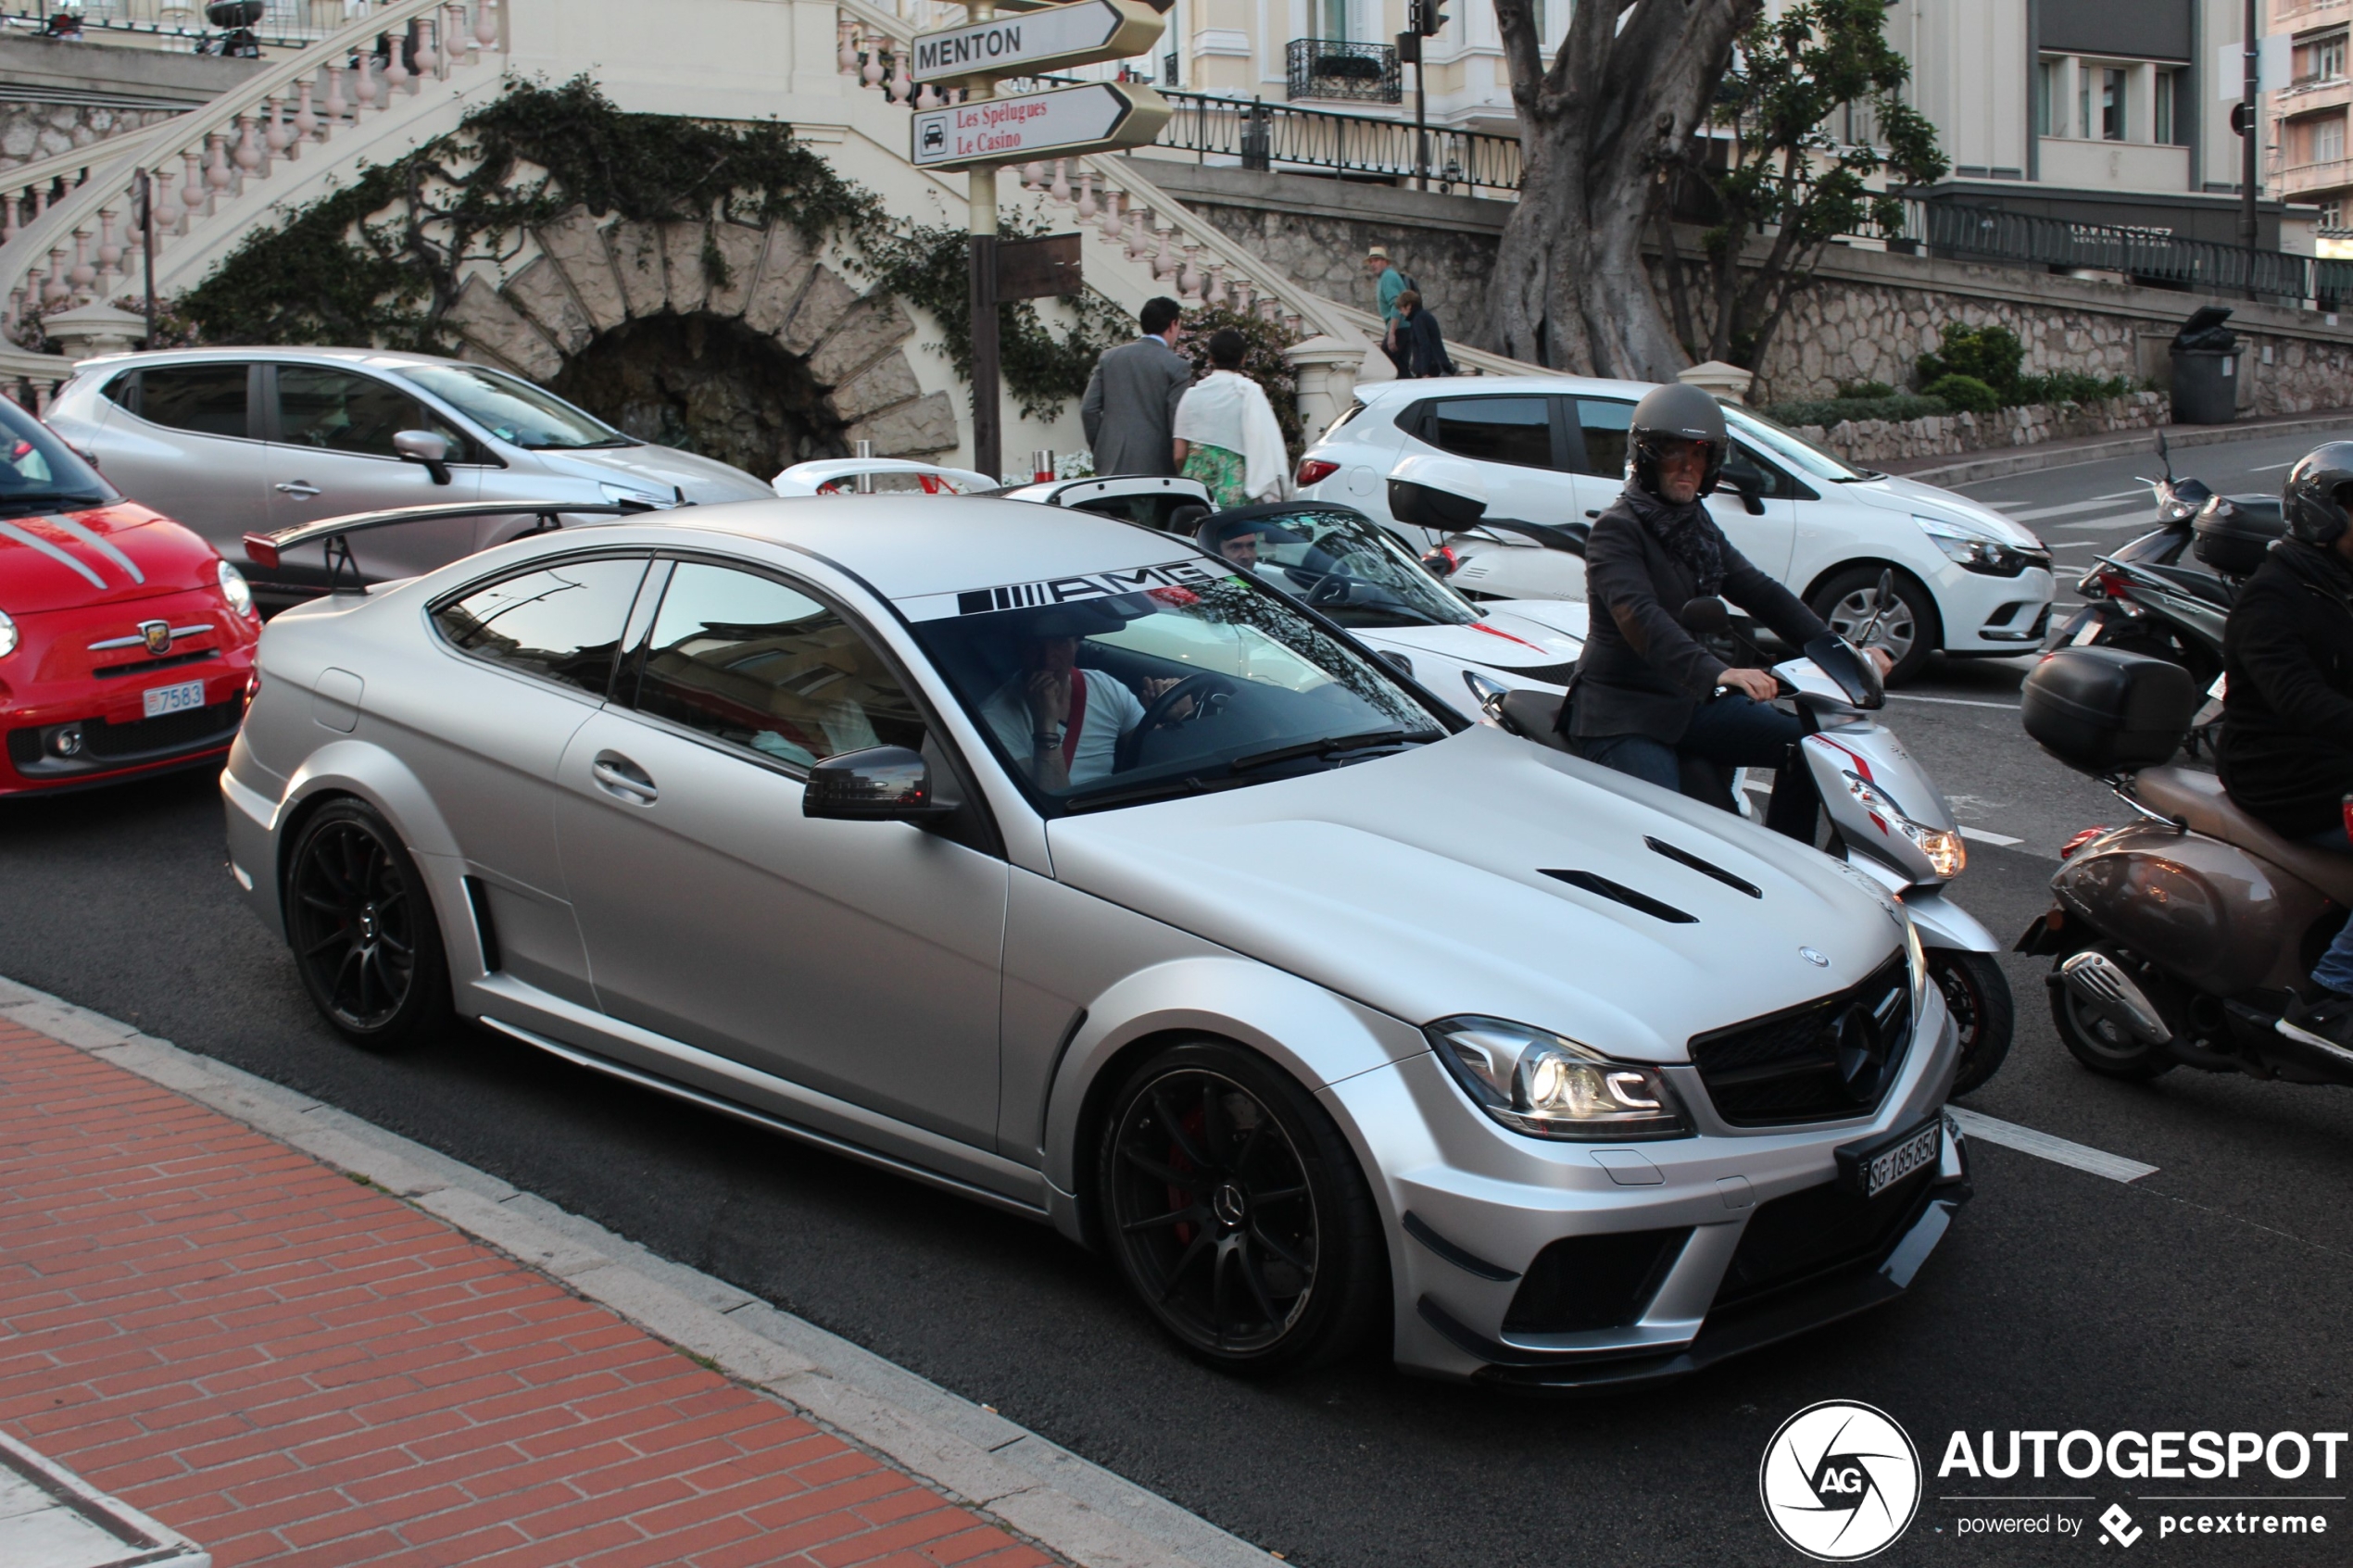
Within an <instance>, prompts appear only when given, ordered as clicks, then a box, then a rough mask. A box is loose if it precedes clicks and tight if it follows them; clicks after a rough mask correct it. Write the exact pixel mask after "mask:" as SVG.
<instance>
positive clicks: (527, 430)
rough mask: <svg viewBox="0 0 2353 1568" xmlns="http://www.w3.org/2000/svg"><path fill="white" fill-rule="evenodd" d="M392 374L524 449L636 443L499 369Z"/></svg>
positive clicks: (441, 368)
mask: <svg viewBox="0 0 2353 1568" xmlns="http://www.w3.org/2000/svg"><path fill="white" fill-rule="evenodd" d="M394 373H395V374H396V375H398V376H399V377H400V378H401V379H402V380H404V381H409V382H413V383H416V384H417V385H419V386H422V387H423V388H424V389H425V390H426V391H427V392H430V393H432V394H433V395H434V396H435V397H438V398H440V399H441V400H442V401H443V402H445V403H447V404H448V405H449V406H450V407H451V408H455V409H457V410H458V411H459V413H461V414H463V415H465V416H466V418H468V419H470V420H473V421H474V423H476V424H478V425H480V426H482V428H483V429H484V430H486V431H488V432H489V433H491V434H493V435H495V436H497V438H498V439H499V440H501V441H505V442H509V443H511V444H512V445H517V446H521V447H523V448H525V449H526V450H528V451H533V452H545V451H547V450H549V449H551V448H553V449H556V450H576V449H578V448H580V447H584V446H635V445H638V443H637V441H636V439H635V437H634V436H627V435H623V434H622V433H621V432H619V431H617V430H615V429H613V428H612V426H610V425H609V424H607V423H605V422H604V420H600V419H598V418H597V417H596V416H595V415H593V414H586V413H583V412H582V411H581V410H580V409H578V408H573V406H572V405H571V404H569V403H567V402H565V401H564V400H563V399H562V398H560V397H558V396H556V395H554V394H553V393H550V392H546V391H543V390H541V389H540V388H538V387H535V386H534V385H532V384H531V383H529V382H527V381H523V380H521V379H520V378H518V377H515V376H510V375H508V374H506V373H505V372H504V371H500V370H484V369H483V368H482V367H481V366H479V365H400V366H395V367H394Z"/></svg>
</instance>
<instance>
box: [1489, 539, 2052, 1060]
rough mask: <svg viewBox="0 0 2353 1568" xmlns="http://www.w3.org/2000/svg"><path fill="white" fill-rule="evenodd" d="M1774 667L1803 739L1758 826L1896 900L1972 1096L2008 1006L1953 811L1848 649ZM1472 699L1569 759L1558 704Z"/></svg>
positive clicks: (1715, 632)
mask: <svg viewBox="0 0 2353 1568" xmlns="http://www.w3.org/2000/svg"><path fill="white" fill-rule="evenodd" d="M1893 588H1894V584H1893V583H1892V582H1890V581H1888V580H1886V578H1884V577H1883V578H1882V581H1881V591H1880V596H1879V600H1878V602H1879V603H1881V604H1891V603H1893V602H1894V593H1893ZM1680 619H1681V620H1682V621H1683V624H1684V626H1685V627H1686V628H1687V629H1688V630H1690V631H1692V633H1694V634H1696V635H1700V636H1703V637H1709V638H1717V637H1731V638H1735V639H1737V640H1739V641H1740V642H1743V643H1745V642H1746V639H1745V638H1744V637H1743V636H1742V635H1741V633H1739V632H1738V631H1737V629H1736V628H1735V627H1734V626H1733V624H1732V621H1731V617H1730V613H1729V612H1728V611H1727V610H1726V608H1725V606H1724V601H1723V600H1721V599H1718V598H1701V599H1693V600H1692V602H1691V603H1690V604H1688V605H1686V606H1684V607H1683V609H1682V611H1681V615H1680ZM1876 629H1877V628H1876V626H1875V625H1872V624H1867V625H1866V626H1865V627H1864V628H1863V629H1862V631H1861V632H1860V633H1859V640H1861V641H1863V642H1866V643H1868V641H1869V637H1870V635H1871V633H1873V632H1874V631H1876ZM1748 648H1749V651H1750V653H1751V654H1752V655H1753V656H1754V657H1755V659H1756V662H1757V663H1758V664H1759V665H1763V664H1765V663H1766V662H1767V660H1766V659H1765V658H1764V657H1763V655H1762V654H1760V653H1756V651H1755V646H1754V645H1753V644H1750V645H1748ZM1771 668H1772V673H1773V675H1774V677H1775V678H1776V680H1777V681H1779V682H1780V686H1781V697H1782V700H1784V701H1786V702H1788V703H1789V704H1790V705H1791V707H1792V708H1793V709H1794V710H1795V712H1796V714H1797V717H1798V721H1799V722H1800V723H1801V725H1802V726H1803V727H1804V730H1805V735H1804V738H1803V739H1802V740H1801V741H1800V742H1799V743H1798V753H1799V755H1800V757H1802V758H1803V759H1804V760H1805V764H1806V766H1805V767H1804V768H1803V769H1797V768H1782V769H1780V770H1777V771H1776V772H1775V774H1774V780H1773V786H1772V791H1771V795H1770V797H1769V799H1768V804H1767V806H1766V809H1765V812H1764V822H1765V825H1766V826H1767V827H1768V828H1770V829H1773V830H1775V831H1777V832H1780V833H1783V834H1788V835H1789V836H1791V837H1793V838H1797V839H1801V840H1803V841H1805V842H1806V843H1809V844H1812V845H1814V846H1815V847H1817V848H1820V849H1823V850H1825V851H1826V852H1827V853H1830V854H1832V855H1835V856H1838V857H1839V858H1840V859H1843V860H1844V861H1845V862H1846V864H1847V865H1849V866H1851V867H1853V868H1854V869H1855V870H1856V871H1858V872H1862V873H1863V874H1864V875H1866V876H1869V878H1870V879H1871V880H1872V881H1873V882H1875V883H1876V884H1879V885H1880V886H1881V887H1883V888H1885V889H1886V890H1887V891H1888V892H1889V893H1891V894H1893V895H1894V896H1895V897H1898V898H1901V899H1902V900H1903V901H1904V906H1905V908H1906V909H1909V910H1910V911H1911V916H1912V923H1913V925H1914V926H1915V927H1916V928H1917V929H1918V930H1919V935H1920V943H1921V945H1922V947H1925V948H1926V949H1927V953H1928V965H1929V972H1930V974H1931V976H1933V977H1934V979H1935V981H1936V985H1937V988H1938V989H1939V990H1940V991H1942V992H1943V993H1944V1001H1945V1005H1946V1006H1947V1007H1948V1008H1949V1009H1950V1010H1951V1011H1952V1014H1953V1022H1954V1025H1955V1027H1956V1028H1957V1030H1958V1031H1959V1032H1960V1043H1961V1058H1960V1067H1959V1070H1958V1073H1957V1075H1956V1077H1955V1080H1954V1084H1953V1093H1955V1094H1957V1095H1961V1094H1967V1093H1969V1091H1970V1090H1972V1089H1975V1088H1979V1087H1981V1086H1982V1085H1984V1084H1985V1082H1986V1081H1987V1080H1988V1079H1990V1078H1992V1077H1993V1076H1994V1073H1995V1071H1996V1070H1997V1069H1999V1068H2000V1066H2001V1065H2002V1060H2003V1058H2005V1057H2006V1056H2007V1055H2008V1054H2009V1048H2010V1035H2011V1032H2012V1027H2013V1024H2014V1022H2015V1004H2014V1003H2013V1001H2012V999H2011V996H2010V987H2009V981H2008V979H2007V976H2005V975H2004V974H2003V972H2002V968H2001V965H2000V963H1999V962H1998V961H1997V960H1995V958H1994V954H1996V953H1998V952H2000V951H2001V947H2002V944H2001V942H2000V940H1999V939H1998V938H1997V937H1995V936H1994V934H1993V933H1992V932H1990V931H1988V930H1986V928H1985V927H1984V926H1983V925H1982V924H1980V923H1979V922H1978V921H1977V920H1976V919H1975V918H1974V917H1972V916H1971V915H1970V914H1969V912H1968V911H1967V910H1965V909H1962V908H1961V907H1960V906H1959V905H1957V904H1956V903H1954V902H1953V901H1952V899H1951V898H1950V897H1947V896H1946V888H1947V885H1948V884H1950V883H1951V882H1952V881H1953V879H1954V878H1956V877H1957V876H1959V875H1960V874H1961V872H1962V871H1963V869H1964V868H1966V867H1967V865H1968V864H1969V851H1968V847H1967V845H1966V844H1965V843H1964V842H1963V841H1962V838H1961V834H1960V827H1959V824H1958V822H1956V821H1955V820H1954V817H1953V809H1952V808H1951V807H1950V806H1949V805H1947V804H1946V803H1945V800H1944V796H1943V794H1942V793H1940V792H1939V791H1938V789H1937V787H1936V785H1935V784H1934V783H1933V782H1932V781H1931V779H1930V778H1929V776H1928V774H1927V773H1926V772H1925V771H1922V769H1921V768H1920V766H1919V763H1918V762H1916V761H1914V760H1913V759H1912V757H1911V754H1910V753H1909V752H1907V751H1906V750H1905V749H1904V746H1903V743H1902V742H1901V741H1899V740H1897V739H1896V737H1895V735H1894V733H1893V732H1892V731H1890V730H1889V729H1888V728H1887V727H1886V726H1885V725H1884V724H1882V723H1881V722H1880V721H1879V719H1878V717H1877V715H1878V713H1879V711H1880V709H1883V708H1884V707H1885V706H1886V702H1887V697H1886V693H1885V692H1884V690H1883V689H1882V688H1881V683H1880V675H1879V667H1878V666H1877V665H1875V664H1873V663H1872V662H1871V661H1870V660H1869V659H1866V658H1865V657H1863V655H1862V653H1861V652H1860V651H1859V649H1858V648H1857V646H1856V644H1855V643H1850V642H1848V641H1846V640H1845V639H1844V638H1842V637H1838V636H1834V635H1833V636H1824V637H1818V638H1816V639H1814V641H1812V642H1810V643H1808V644H1806V647H1805V649H1804V651H1803V657H1801V658H1798V659H1787V660H1784V661H1783V662H1781V663H1780V664H1776V665H1773V666H1772V667H1771ZM1490 684H1491V685H1492V683H1490ZM1474 685H1475V689H1478V688H1477V687H1476V683H1475V684H1474ZM1479 696H1480V699H1481V704H1480V705H1481V708H1482V709H1484V710H1485V712H1486V713H1487V715H1488V717H1489V718H1490V719H1491V720H1492V721H1494V722H1495V723H1496V724H1498V725H1499V726H1501V727H1502V728H1504V729H1505V730H1508V731H1510V732H1511V733H1512V734H1516V735H1520V736H1523V737H1524V738H1526V739H1529V740H1533V741H1536V742H1538V743H1539V744H1541V745H1544V746H1551V747H1553V748H1554V750H1557V751H1567V750H1568V749H1569V744H1568V737H1567V734H1566V729H1567V726H1566V724H1565V723H1564V719H1565V717H1566V715H1565V714H1564V712H1563V705H1562V703H1561V700H1560V699H1559V698H1558V697H1555V696H1551V695H1550V694H1548V693H1543V692H1538V691H1529V690H1525V689H1523V690H1519V691H1505V690H1504V688H1502V687H1501V686H1500V685H1496V686H1494V687H1493V689H1492V690H1491V691H1490V690H1485V689H1480V690H1479ZM1571 700H1574V698H1573V696H1572V698H1571ZM1699 766H1701V767H1703V768H1705V767H1706V765H1705V764H1700V765H1699ZM1711 771H1712V772H1714V773H1715V774H1716V776H1715V777H1713V778H1711V779H1709V780H1708V781H1707V788H1708V789H1709V790H1710V791H1711V793H1712V792H1714V791H1715V790H1716V789H1717V788H1718V786H1720V787H1721V789H1722V792H1723V794H1724V795H1726V796H1730V795H1731V794H1732V793H1733V790H1734V786H1735V784H1736V783H1738V782H1740V781H1736V780H1735V779H1734V778H1732V777H1731V776H1730V775H1729V774H1726V773H1723V772H1722V771H1720V770H1711ZM1743 805H1744V806H1745V802H1744V801H1743ZM1743 814H1746V812H1745V811H1744V813H1743ZM1825 819H1827V833H1825V828H1824V823H1825Z"/></svg>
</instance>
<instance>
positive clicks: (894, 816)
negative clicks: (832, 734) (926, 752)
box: [800, 746, 955, 822]
mask: <svg viewBox="0 0 2353 1568" xmlns="http://www.w3.org/2000/svg"><path fill="white" fill-rule="evenodd" d="M954 809H955V808H954V807H953V806H943V805H941V804H939V802H937V800H935V799H933V798H932V792H931V764H929V763H928V762H925V760H924V759H923V754H922V753H920V752H915V751H910V750H908V749H907V748H906V747H905V746H869V747H867V748H866V749H865V750H863V751H845V752H843V753H842V754H841V755H840V756H838V757H828V758H826V759H824V761H823V762H820V763H818V764H817V765H816V766H815V767H813V768H812V769H810V770H809V784H808V786H807V787H806V788H805V789H803V790H802V791H801V794H800V814H801V815H802V816H804V817H824V818H828V819H830V820H832V821H834V822H922V821H924V820H925V819H927V818H931V817H940V816H945V815H947V814H948V813H949V812H950V811H953V810H954Z"/></svg>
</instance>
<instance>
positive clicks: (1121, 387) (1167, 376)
mask: <svg viewBox="0 0 2353 1568" xmlns="http://www.w3.org/2000/svg"><path fill="white" fill-rule="evenodd" d="M1192 384H1193V362H1192V361H1191V360H1189V359H1188V358H1185V357H1184V356H1183V355H1181V354H1179V353H1177V352H1176V350H1175V349H1173V348H1171V347H1169V346H1168V345H1167V344H1165V343H1164V342H1162V341H1161V340H1160V339H1159V338H1156V337H1139V338H1138V339H1136V341H1135V342H1133V343H1124V344H1121V345H1119V346H1118V347H1117V348H1114V349H1112V350H1110V351H1109V352H1108V353H1106V354H1104V356H1103V357H1102V358H1101V359H1098V360H1096V361H1095V373H1094V374H1093V375H1092V376H1090V377H1089V378H1088V382H1087V395H1086V396H1085V397H1083V398H1081V399H1080V400H1079V404H1078V423H1079V428H1080V429H1081V430H1083V431H1085V432H1086V434H1087V446H1088V450H1089V451H1091V452H1092V453H1093V454H1094V458H1095V471H1096V472H1097V473H1099V474H1114V473H1140V474H1161V475H1167V474H1174V473H1175V472H1176V441H1175V438H1174V432H1175V429H1176V405H1177V404H1179V403H1181V402H1183V401H1184V398H1185V392H1186V389H1187V388H1189V387H1190V386H1191V385H1192Z"/></svg>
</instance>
